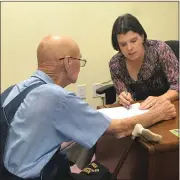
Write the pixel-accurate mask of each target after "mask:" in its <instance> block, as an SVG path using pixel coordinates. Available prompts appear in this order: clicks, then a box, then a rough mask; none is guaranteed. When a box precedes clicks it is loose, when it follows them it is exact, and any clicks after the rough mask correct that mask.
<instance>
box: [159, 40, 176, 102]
mask: <svg viewBox="0 0 180 180" xmlns="http://www.w3.org/2000/svg"><path fill="white" fill-rule="evenodd" d="M158 54H159V60H160V62H161V64H162V67H163V70H164V72H165V74H166V77H167V80H168V82H169V84H170V89H169V90H168V91H167V92H166V93H165V94H163V95H162V96H161V97H163V98H165V99H168V100H170V101H173V100H176V99H178V93H179V83H178V77H179V73H178V67H179V62H178V60H177V57H176V56H175V54H174V52H173V51H172V49H171V48H170V47H169V46H168V45H167V44H166V43H164V42H160V44H159V48H158Z"/></svg>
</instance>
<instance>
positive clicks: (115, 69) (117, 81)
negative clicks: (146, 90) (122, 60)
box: [109, 58, 126, 95]
mask: <svg viewBox="0 0 180 180" xmlns="http://www.w3.org/2000/svg"><path fill="white" fill-rule="evenodd" d="M113 61H114V60H113V58H112V59H111V61H110V63H109V70H110V74H111V79H112V81H113V83H114V87H115V89H116V94H117V95H120V93H121V92H123V91H124V89H125V87H126V86H125V84H124V82H123V81H122V80H121V75H120V73H121V72H120V67H119V64H118V61H117V60H116V61H115V62H113Z"/></svg>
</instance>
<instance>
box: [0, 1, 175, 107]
mask: <svg viewBox="0 0 180 180" xmlns="http://www.w3.org/2000/svg"><path fill="white" fill-rule="evenodd" d="M123 13H132V14H133V15H135V16H136V17H137V18H138V19H139V20H140V22H141V24H142V25H143V27H144V29H145V30H146V32H147V34H148V38H150V39H159V40H168V39H178V2H3V3H2V4H1V38H2V39H1V83H2V84H1V91H3V90H4V89H6V88H7V87H8V86H9V85H11V84H14V83H18V82H19V81H21V80H24V79H26V78H28V77H29V76H30V75H31V74H32V73H33V72H34V71H35V70H36V64H37V60H36V48H37V45H38V43H39V41H40V40H41V39H42V38H43V37H44V36H46V35H48V34H57V35H68V36H71V37H72V38H73V39H74V40H76V41H77V42H78V44H79V46H80V49H81V53H82V55H83V57H84V58H86V59H87V61H88V62H87V65H86V66H85V67H84V68H82V69H81V72H80V75H79V79H78V81H77V83H76V84H74V85H70V86H69V87H68V88H67V89H68V90H71V91H74V92H77V85H79V84H86V85H87V99H86V101H87V102H88V103H89V104H90V105H91V106H93V107H96V106H97V105H100V104H101V103H102V102H101V100H100V98H95V99H94V98H93V97H92V84H93V83H98V82H103V81H107V80H109V79H110V74H109V68H108V62H109V60H110V58H111V57H112V56H113V55H114V54H115V51H114V50H113V48H112V46H111V30H112V25H113V23H114V21H115V19H116V18H117V17H118V16H119V15H121V14H123Z"/></svg>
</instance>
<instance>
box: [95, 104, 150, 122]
mask: <svg viewBox="0 0 180 180" xmlns="http://www.w3.org/2000/svg"><path fill="white" fill-rule="evenodd" d="M139 106H140V103H135V104H132V105H130V107H129V109H127V108H125V107H122V106H121V107H114V108H103V109H98V111H99V112H101V113H103V114H105V115H106V116H108V117H110V118H111V119H124V118H128V117H132V116H136V115H140V114H143V113H146V112H148V111H149V110H141V109H139Z"/></svg>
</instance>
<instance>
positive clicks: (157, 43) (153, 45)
mask: <svg viewBox="0 0 180 180" xmlns="http://www.w3.org/2000/svg"><path fill="white" fill-rule="evenodd" d="M145 46H146V47H147V48H150V49H154V50H157V51H158V50H160V49H163V48H165V47H167V44H166V43H165V42H164V41H161V40H149V39H148V40H146V42H145Z"/></svg>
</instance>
